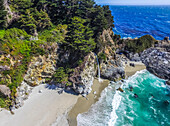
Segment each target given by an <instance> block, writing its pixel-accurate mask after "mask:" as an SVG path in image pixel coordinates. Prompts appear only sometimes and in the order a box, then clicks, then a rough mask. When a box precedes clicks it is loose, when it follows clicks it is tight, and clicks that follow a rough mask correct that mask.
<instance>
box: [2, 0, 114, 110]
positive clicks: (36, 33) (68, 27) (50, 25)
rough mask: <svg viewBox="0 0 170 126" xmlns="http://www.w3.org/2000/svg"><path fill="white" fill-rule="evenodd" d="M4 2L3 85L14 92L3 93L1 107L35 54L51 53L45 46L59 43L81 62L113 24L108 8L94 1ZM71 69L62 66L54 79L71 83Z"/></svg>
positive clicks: (5, 105)
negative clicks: (5, 94)
mask: <svg viewBox="0 0 170 126" xmlns="http://www.w3.org/2000/svg"><path fill="white" fill-rule="evenodd" d="M5 2H6V1H4V0H0V66H1V69H0V85H6V86H7V87H9V89H10V90H11V95H10V97H7V96H2V95H0V106H1V107H6V108H8V107H9V106H10V105H11V104H12V101H13V100H15V97H16V92H17V87H18V86H19V85H20V84H21V82H22V81H23V77H24V74H25V73H26V71H27V69H28V65H29V63H30V62H31V59H32V57H34V56H38V55H48V52H49V49H48V48H46V47H48V46H50V45H52V43H57V44H58V45H59V46H61V48H62V49H63V50H71V52H72V53H74V54H75V55H77V57H78V58H77V59H76V60H77V65H79V64H81V63H82V61H83V57H85V56H86V55H87V54H88V53H89V52H90V51H94V50H96V47H97V45H99V44H100V41H98V40H99V36H100V35H101V33H102V31H103V30H104V29H108V28H112V27H114V25H113V23H114V21H113V16H112V15H111V11H110V10H109V7H108V6H99V5H96V4H95V2H94V1H93V0H81V1H80V0H74V1H72V0H55V1H52V0H48V1H47V0H33V1H31V0H27V1H25V0H15V1H14V0H10V1H7V3H5ZM102 57H103V56H102ZM71 68H72V66H71V65H69V67H68V66H67V67H59V68H58V69H57V70H56V72H55V74H54V75H53V78H54V80H55V81H56V82H57V83H62V84H66V85H70V83H69V82H68V71H69V70H68V69H71ZM7 102H8V104H6V103H7Z"/></svg>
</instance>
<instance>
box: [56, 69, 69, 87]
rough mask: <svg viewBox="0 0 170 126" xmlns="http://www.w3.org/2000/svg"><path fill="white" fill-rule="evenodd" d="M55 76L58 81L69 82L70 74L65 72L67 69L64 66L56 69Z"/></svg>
mask: <svg viewBox="0 0 170 126" xmlns="http://www.w3.org/2000/svg"><path fill="white" fill-rule="evenodd" d="M53 78H54V80H55V82H57V83H62V84H66V83H67V82H68V74H66V73H65V69H64V68H63V67H59V68H58V69H57V70H56V72H55V74H54V75H53Z"/></svg>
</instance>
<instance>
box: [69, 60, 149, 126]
mask: <svg viewBox="0 0 170 126" xmlns="http://www.w3.org/2000/svg"><path fill="white" fill-rule="evenodd" d="M130 63H134V64H135V67H132V66H130V65H129V64H130ZM123 64H124V68H125V76H126V78H128V77H130V76H132V75H134V74H135V73H136V72H137V71H141V70H144V69H146V66H145V65H144V64H143V63H141V62H133V61H128V62H127V64H125V62H124V63H123ZM97 85H98V87H97V88H100V90H99V91H98V92H97V93H96V94H97V97H96V98H94V93H93V92H94V90H96V86H97ZM108 85H109V80H104V81H103V82H102V83H99V82H98V80H97V79H95V80H94V82H93V86H92V92H91V93H90V94H89V95H88V96H87V98H88V100H86V98H84V97H80V98H79V99H78V100H77V103H76V104H75V105H74V107H73V108H72V109H71V110H70V111H69V113H68V123H69V126H77V116H78V114H81V113H84V112H87V111H88V110H89V109H90V108H91V106H92V105H93V104H95V103H96V102H97V101H98V100H99V98H100V95H101V92H102V91H103V90H104V89H105V88H106V87H107V86H108ZM80 106H81V108H80Z"/></svg>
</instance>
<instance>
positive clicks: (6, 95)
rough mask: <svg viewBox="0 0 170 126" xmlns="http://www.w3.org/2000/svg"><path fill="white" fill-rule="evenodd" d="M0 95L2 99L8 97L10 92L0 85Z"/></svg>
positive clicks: (7, 88)
mask: <svg viewBox="0 0 170 126" xmlns="http://www.w3.org/2000/svg"><path fill="white" fill-rule="evenodd" d="M0 94H1V95H3V96H4V97H10V94H11V90H10V89H9V87H7V86H6V85H0Z"/></svg>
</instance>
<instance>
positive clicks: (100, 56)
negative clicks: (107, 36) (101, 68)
mask: <svg viewBox="0 0 170 126" xmlns="http://www.w3.org/2000/svg"><path fill="white" fill-rule="evenodd" d="M98 59H99V60H104V61H106V59H107V56H106V54H105V53H103V52H101V53H99V54H98Z"/></svg>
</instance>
